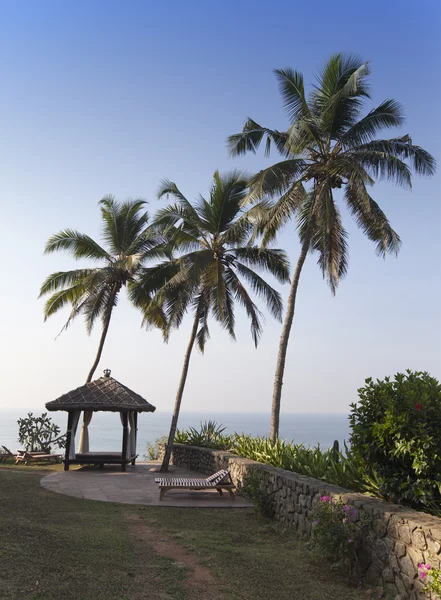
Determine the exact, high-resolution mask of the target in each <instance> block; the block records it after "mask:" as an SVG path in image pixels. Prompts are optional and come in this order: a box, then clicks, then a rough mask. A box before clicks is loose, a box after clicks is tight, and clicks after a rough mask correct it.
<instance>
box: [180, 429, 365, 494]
mask: <svg viewBox="0 0 441 600" xmlns="http://www.w3.org/2000/svg"><path fill="white" fill-rule="evenodd" d="M224 431H225V428H224V427H222V426H220V425H218V424H217V423H215V422H211V421H208V423H207V422H206V423H201V428H200V429H199V430H197V429H195V428H194V427H190V428H189V429H187V430H180V431H178V432H177V433H176V438H175V442H176V443H180V444H188V445H191V446H200V447H204V448H215V449H217V450H227V451H231V452H234V453H236V454H238V455H239V456H242V457H243V458H249V459H251V460H255V461H257V462H261V463H264V464H268V465H272V466H274V467H278V468H280V469H286V470H287V471H293V472H295V473H300V474H302V475H307V476H309V477H315V478H316V479H323V480H325V481H328V482H330V483H335V484H336V485H341V486H343V487H347V488H350V489H354V490H359V489H363V491H368V487H369V486H368V484H367V482H366V484H365V483H364V480H363V474H362V472H361V470H360V468H359V464H358V463H357V462H356V461H355V459H354V457H353V455H352V453H351V452H350V450H349V449H348V448H347V446H345V453H342V452H340V451H339V450H337V449H336V448H335V447H334V448H330V449H329V450H322V449H321V448H320V446H316V447H305V446H304V445H303V444H295V443H294V442H287V441H286V440H283V439H277V441H276V442H275V443H273V442H271V440H270V439H269V438H267V437H254V436H252V435H245V434H238V433H234V434H232V435H224V433H223V432H224ZM370 488H371V489H372V485H371V486H370Z"/></svg>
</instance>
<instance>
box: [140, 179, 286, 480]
mask: <svg viewBox="0 0 441 600" xmlns="http://www.w3.org/2000/svg"><path fill="white" fill-rule="evenodd" d="M246 193H247V178H245V177H243V176H242V175H241V174H240V173H238V172H232V173H229V174H227V175H224V176H221V175H220V174H219V173H218V172H217V171H216V172H215V174H214V180H213V184H212V186H211V190H210V195H209V198H208V199H207V200H206V199H204V198H203V197H200V198H199V199H198V200H197V201H196V202H195V204H194V205H193V204H192V203H190V202H189V201H188V200H187V199H186V198H185V196H184V195H183V194H182V193H181V192H180V190H179V189H178V187H177V186H176V184H175V183H172V182H170V181H168V180H167V181H164V182H163V183H162V186H161V188H160V191H159V197H160V198H161V197H163V196H172V197H173V198H174V199H175V200H176V203H175V204H173V205H170V206H167V207H166V208H164V209H163V210H160V211H159V213H158V215H157V216H156V219H155V225H156V227H158V228H159V229H160V231H162V233H163V234H164V235H166V236H167V237H168V238H169V239H170V244H171V246H172V247H173V248H174V251H175V254H176V255H177V257H175V258H170V259H169V260H168V261H165V262H164V263H163V264H160V265H157V266H155V267H151V268H146V269H144V270H142V271H141V272H140V273H139V277H138V282H135V283H134V284H131V298H132V300H133V301H134V303H135V304H137V305H138V306H141V307H143V308H144V319H145V320H146V322H148V323H149V324H150V323H152V322H153V323H155V324H156V325H157V326H162V327H163V329H164V333H165V337H166V338H167V337H168V335H169V332H170V331H171V329H173V328H175V327H179V325H180V324H181V322H182V319H183V317H184V315H185V313H186V312H187V311H189V310H190V311H191V312H192V313H193V326H192V329H191V335H190V340H189V343H188V346H187V350H186V352H185V357H184V365H183V369H182V374H181V379H180V381H179V386H178V391H177V394H176V401H175V406H174V412H173V417H172V421H171V427H170V434H169V437H168V443H167V450H166V454H165V457H164V460H163V463H162V466H161V471H163V472H164V471H167V470H168V465H169V462H170V456H171V451H172V447H173V441H174V437H175V433H176V427H177V423H178V418H179V411H180V407H181V401H182V396H183V393H184V387H185V382H186V379H187V373H188V368H189V363H190V357H191V353H192V350H193V346H194V343H195V341H196V342H197V344H198V346H199V349H200V351H201V352H203V351H204V348H205V343H206V341H207V339H208V337H209V330H208V317H209V315H210V313H211V314H212V315H213V317H214V318H215V320H216V321H217V322H218V323H220V324H221V326H222V327H223V328H224V329H226V331H227V332H228V333H229V334H230V336H231V337H232V338H233V339H234V338H235V334H234V325H235V317H234V304H235V302H237V303H238V304H240V305H241V306H243V307H244V308H245V311H246V313H247V315H248V317H249V319H250V321H251V334H252V337H253V340H254V343H255V345H256V346H257V344H258V341H259V338H260V336H261V333H262V318H261V313H260V312H259V310H258V308H257V306H256V304H255V303H254V301H253V300H252V298H251V297H250V294H249V292H248V291H247V289H246V285H245V284H246V283H247V284H249V285H250V287H251V289H252V291H253V292H254V293H255V294H256V295H257V296H259V297H260V298H261V299H262V300H264V301H265V303H266V305H267V307H268V309H269V311H270V313H271V314H272V315H273V316H274V317H275V318H277V319H279V320H281V318H282V301H281V297H280V294H279V293H278V292H277V291H276V290H274V289H273V288H272V287H271V286H270V285H269V284H268V283H267V282H266V281H265V280H264V279H263V278H262V277H261V276H260V275H258V274H257V273H256V272H255V271H254V270H253V267H257V268H258V269H260V270H263V271H266V272H269V273H271V274H272V275H273V276H275V277H276V278H277V279H278V281H280V282H285V281H287V280H288V277H289V267H288V260H287V258H286V255H285V253H284V252H283V251H281V250H275V249H267V248H265V249H259V248H257V247H255V246H249V245H247V243H246V242H247V240H248V238H249V235H250V233H251V230H252V223H251V218H250V217H251V215H250V213H249V212H248V213H244V212H243V210H242V208H241V207H242V203H243V200H244V198H245V196H246ZM252 210H253V209H252Z"/></svg>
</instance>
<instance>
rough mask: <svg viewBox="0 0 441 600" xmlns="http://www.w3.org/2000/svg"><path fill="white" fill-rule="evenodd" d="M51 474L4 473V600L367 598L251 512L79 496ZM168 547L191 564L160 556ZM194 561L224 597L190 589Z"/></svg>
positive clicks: (0, 508)
mask: <svg viewBox="0 0 441 600" xmlns="http://www.w3.org/2000/svg"><path fill="white" fill-rule="evenodd" d="M42 474H43V475H44V473H39V472H36V471H35V470H34V468H29V470H27V471H25V468H23V467H22V468H20V469H19V470H18V469H17V470H11V469H0V515H1V516H0V598H1V599H2V600H55V599H56V600H59V599H60V598H69V600H149V599H152V600H211V599H212V598H213V599H215V600H239V599H240V600H251V599H252V600H260V599H261V600H264V599H265V600H269V599H273V598H274V599H275V598H277V599H278V600H284V599H286V600H294V599H297V598H298V599H299V600H300V599H302V600H303V599H304V600H309V599H311V600H314V599H317V600H325V599H326V600H328V599H329V598H338V599H339V600H356V599H358V598H362V597H365V596H364V594H362V593H361V592H358V591H356V590H354V589H352V588H350V587H348V586H347V585H346V584H345V582H344V581H343V580H342V579H340V578H338V577H337V576H336V575H335V574H333V573H331V572H330V570H329V567H328V566H327V565H324V564H321V563H320V562H319V561H317V559H314V558H312V557H311V556H310V555H309V553H307V552H306V551H305V549H304V547H303V546H302V545H301V544H299V542H298V541H296V538H295V537H294V536H293V535H292V534H291V533H290V534H288V533H283V532H281V531H280V529H279V528H278V527H277V526H276V525H275V524H274V523H272V522H269V521H263V520H261V519H259V518H258V517H257V516H256V515H255V514H254V512H253V511H252V510H240V509H235V510H229V509H178V508H168V507H140V506H131V505H118V504H110V503H106V502H95V501H91V500H80V499H77V498H73V497H69V496H64V495H60V494H55V493H52V492H49V491H48V490H45V489H44V488H42V487H41V486H40V484H39V482H40V477H41V475H42ZM162 543H165V544H168V545H171V546H173V547H174V549H175V550H174V551H175V553H176V552H181V554H182V556H183V557H184V558H185V560H182V561H180V560H179V559H176V556H175V558H173V556H170V553H169V552H167V551H161V544H162ZM187 559H188V560H190V566H189V564H187V563H186V560H187ZM182 563H184V564H182ZM192 565H193V566H192ZM195 565H202V566H205V567H206V568H208V569H209V571H210V572H211V575H212V577H213V578H214V581H213V582H212V583H211V584H210V585H209V587H210V589H211V590H217V591H216V592H215V595H211V596H207V595H204V591H203V585H202V584H200V585H202V587H199V588H197V589H196V590H192V589H191V587H189V585H188V582H189V581H193V580H194V579H195V577H194V571H193V568H194V566H195Z"/></svg>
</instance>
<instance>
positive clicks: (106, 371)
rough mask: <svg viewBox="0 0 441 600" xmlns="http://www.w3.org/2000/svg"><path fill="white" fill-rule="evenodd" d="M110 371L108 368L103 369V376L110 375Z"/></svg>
mask: <svg viewBox="0 0 441 600" xmlns="http://www.w3.org/2000/svg"><path fill="white" fill-rule="evenodd" d="M111 372H112V371H111V370H110V369H104V377H110V373H111Z"/></svg>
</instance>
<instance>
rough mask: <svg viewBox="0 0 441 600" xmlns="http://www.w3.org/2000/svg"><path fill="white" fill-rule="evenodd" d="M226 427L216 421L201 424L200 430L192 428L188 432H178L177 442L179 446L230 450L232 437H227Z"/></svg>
mask: <svg viewBox="0 0 441 600" xmlns="http://www.w3.org/2000/svg"><path fill="white" fill-rule="evenodd" d="M225 429H226V427H223V426H222V425H219V424H218V423H217V422H216V421H205V422H204V423H202V422H201V424H200V429H199V430H197V429H195V428H194V427H190V428H189V429H187V430H180V429H178V430H177V431H176V435H175V442H176V443H177V444H188V445H190V446H200V447H202V448H214V449H216V450H229V449H230V448H231V444H232V437H231V436H229V435H225V434H224V431H225Z"/></svg>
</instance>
